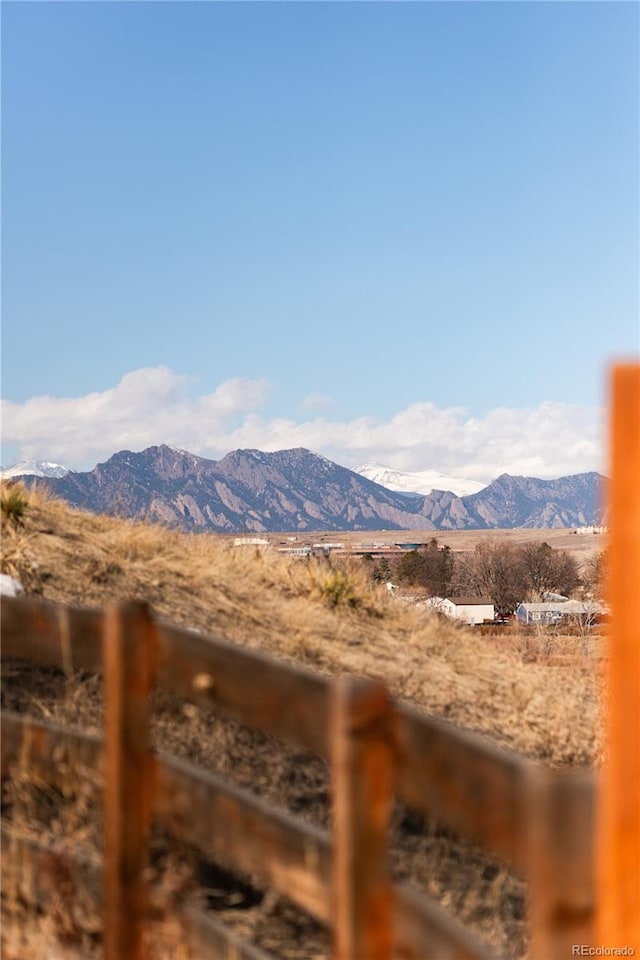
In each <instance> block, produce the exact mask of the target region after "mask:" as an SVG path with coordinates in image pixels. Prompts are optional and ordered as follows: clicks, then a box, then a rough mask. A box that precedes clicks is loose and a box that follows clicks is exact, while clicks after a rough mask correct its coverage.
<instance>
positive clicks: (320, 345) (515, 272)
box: [2, 2, 639, 479]
mask: <svg viewBox="0 0 640 960" xmlns="http://www.w3.org/2000/svg"><path fill="white" fill-rule="evenodd" d="M638 21H639V10H638V6H637V5H636V4H633V3H526V2H522V3H515V2H514V3H484V2H478V3H367V2H365V3H304V2H290V3H279V2H273V3H271V2H269V3H252V2H247V3H239V2H238V3H182V4H180V3H98V2H96V3H38V2H36V3H17V2H8V3H7V2H4V3H3V4H2V61H3V63H2V140H3V148H2V200H3V214H2V230H3V242H2V272H3V293H2V313H3V320H2V347H3V370H2V374H3V377H2V397H3V440H4V443H3V450H2V462H3V463H4V464H7V463H9V462H11V461H12V460H14V459H18V458H21V457H38V458H47V459H56V460H61V461H62V462H64V463H66V464H67V465H68V466H72V467H77V468H86V467H90V466H92V465H93V464H94V463H95V462H97V461H98V460H103V459H106V457H108V456H109V455H110V454H111V453H113V452H115V451H116V450H118V449H121V448H123V447H128V448H130V449H142V448H143V447H145V446H148V445H150V444H151V443H161V442H165V441H166V442H169V443H173V444H174V445H176V446H181V447H184V448H186V449H189V450H192V451H193V452H195V453H200V454H202V455H205V456H212V457H214V458H217V457H219V456H222V455H223V454H224V453H225V452H227V450H229V449H232V448H233V447H235V446H257V447H261V448H263V449H277V448H279V447H283V446H298V445H304V446H309V447H311V448H312V449H315V450H317V451H318V452H321V453H324V454H326V455H327V456H331V457H333V458H334V459H336V460H338V461H339V462H341V463H344V464H346V465H348V466H352V465H355V464H356V463H360V462H363V461H366V460H376V461H381V462H383V463H389V464H391V465H393V466H398V467H400V468H404V469H440V470H444V471H449V472H451V471H453V472H456V471H457V472H458V473H460V474H461V475H465V476H469V477H473V478H479V479H490V478H491V475H494V474H495V473H497V472H500V471H501V470H508V471H509V472H529V473H535V474H537V475H539V476H552V475H558V474H559V473H561V472H577V471H579V470H583V469H591V468H598V467H602V465H603V463H602V455H601V454H602V440H601V423H602V411H601V406H602V404H603V403H604V402H605V370H606V364H607V362H608V361H609V360H610V359H611V358H612V357H618V356H622V357H624V356H629V355H632V354H634V353H637V351H638V340H639V333H638V256H639V250H638V234H639V199H638V159H639V158H638V80H639V72H638Z"/></svg>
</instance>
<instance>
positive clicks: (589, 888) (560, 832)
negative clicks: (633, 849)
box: [525, 768, 595, 960]
mask: <svg viewBox="0 0 640 960" xmlns="http://www.w3.org/2000/svg"><path fill="white" fill-rule="evenodd" d="M526 802H527V807H528V812H527V818H526V823H527V831H528V832H527V834H526V835H525V839H526V842H527V850H528V856H527V869H526V876H527V879H528V881H529V891H530V898H529V912H530V919H531V930H532V945H531V957H532V960H547V958H548V957H554V960H555V958H557V960H570V958H571V957H572V956H573V955H574V954H573V948H574V946H575V945H576V944H588V943H591V942H592V941H593V934H594V913H595V885H594V848H595V843H594V835H595V791H594V789H593V777H592V775H591V774H590V773H589V772H587V771H580V770H575V771H566V772H563V773H554V772H552V771H549V770H545V769H544V768H540V769H536V770H535V771H532V774H531V776H530V778H529V783H528V785H527V792H526Z"/></svg>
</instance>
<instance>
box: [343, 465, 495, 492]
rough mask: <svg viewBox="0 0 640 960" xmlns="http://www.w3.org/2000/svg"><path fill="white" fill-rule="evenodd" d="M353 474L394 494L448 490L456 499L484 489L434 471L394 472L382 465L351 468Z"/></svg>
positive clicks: (476, 482)
mask: <svg viewBox="0 0 640 960" xmlns="http://www.w3.org/2000/svg"><path fill="white" fill-rule="evenodd" d="M353 470H354V472H355V473H359V474H360V476H362V477H366V478H367V480H373V481H374V483H379V484H381V486H383V487H386V488H387V490H394V491H395V492H396V493H421V494H425V495H426V494H428V493H431V491H432V490H449V491H451V493H455V494H456V496H458V497H466V496H468V495H469V494H470V493H477V492H478V490H482V489H484V487H486V484H485V483H479V482H478V481H477V480H466V479H464V478H463V477H448V476H446V475H445V474H443V473H437V472H436V471H435V470H420V471H416V472H414V473H410V472H407V471H404V470H396V469H394V468H393V467H386V466H385V465H384V464H382V463H363V464H361V465H360V466H359V467H354V468H353Z"/></svg>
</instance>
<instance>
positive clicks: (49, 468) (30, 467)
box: [0, 460, 69, 480]
mask: <svg viewBox="0 0 640 960" xmlns="http://www.w3.org/2000/svg"><path fill="white" fill-rule="evenodd" d="M68 473H69V471H68V469H67V468H66V467H63V466H62V464H61V463H52V462H50V461H49V460H21V461H20V463H14V465H13V466H12V467H7V469H6V470H0V477H1V478H2V479H3V480H11V479H12V478H13V477H55V478H60V477H65V476H66V475H67V474H68Z"/></svg>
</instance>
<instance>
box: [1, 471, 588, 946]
mask: <svg viewBox="0 0 640 960" xmlns="http://www.w3.org/2000/svg"><path fill="white" fill-rule="evenodd" d="M16 489H17V488H16V487H15V486H14V487H12V488H10V489H7V488H6V486H5V488H4V490H3V499H5V501H6V498H7V497H8V496H13V497H14V498H15V496H16ZM21 495H22V494H21ZM24 496H25V498H26V504H25V508H24V511H23V513H22V515H21V516H16V515H15V513H16V512H17V513H20V510H18V511H14V516H13V517H11V516H7V514H8V513H9V514H10V513H11V511H5V510H4V509H3V557H2V572H4V573H10V574H11V575H13V576H15V577H17V578H18V579H19V580H20V581H21V582H22V584H23V585H24V588H25V591H26V592H27V593H34V594H39V595H40V596H42V597H45V598H47V599H50V600H55V601H59V602H64V603H72V604H79V605H85V606H102V605H104V604H106V603H108V602H110V601H112V600H114V599H116V598H139V599H144V600H146V601H148V602H149V603H150V604H151V605H152V607H153V610H154V612H155V613H156V615H158V616H160V617H162V618H165V619H168V620H171V621H173V622H176V623H179V624H183V625H185V626H188V627H192V628H197V629H199V630H201V631H203V632H205V633H209V634H216V635H219V636H224V637H226V638H228V639H229V640H231V641H233V642H235V643H238V644H242V645H246V646H251V647H255V648H259V649H261V650H263V651H265V652H268V653H270V654H272V655H274V656H276V657H280V658H284V659H287V660H292V661H296V662H299V663H302V664H304V665H306V666H307V667H309V668H311V669H315V670H320V671H322V672H325V673H329V674H338V673H355V674H360V675H372V676H381V677H383V678H384V679H385V680H386V682H387V684H388V686H389V687H390V689H391V691H392V692H393V694H394V695H396V696H397V697H402V698H404V699H406V700H408V701H410V702H412V703H413V704H414V705H416V706H418V707H419V708H421V709H423V710H425V711H427V712H429V713H432V714H435V715H437V716H440V717H445V718H447V719H448V720H450V721H453V722H454V723H456V724H459V725H461V726H463V727H466V728H467V729H471V730H474V731H478V732H480V733H482V734H484V735H486V736H488V737H490V738H491V739H492V740H493V741H495V742H497V743H499V744H502V745H506V746H509V747H512V748H514V749H517V750H519V751H521V752H522V753H524V754H526V755H527V756H529V757H532V758H536V759H539V760H542V761H544V762H547V763H550V764H553V765H559V766H560V765H590V764H592V763H594V762H595V760H596V758H597V756H598V752H599V747H598V743H599V733H598V727H599V724H598V687H599V680H598V676H597V673H596V671H595V668H594V669H590V668H588V667H585V666H584V665H582V666H575V667H571V666H569V667H567V666H565V667H549V666H546V665H543V664H539V663H523V662H522V659H521V658H520V657H518V656H516V655H515V653H510V652H508V651H507V650H502V649H498V648H497V647H496V646H495V645H493V644H491V642H490V641H488V640H487V639H486V638H484V637H481V636H478V635H477V634H474V633H473V632H472V631H470V630H466V629H460V628H458V627H456V626H454V625H453V624H451V623H448V622H443V621H441V620H439V619H438V620H436V619H430V618H429V617H428V616H427V615H426V614H425V613H424V612H419V611H417V610H415V609H411V608H407V607H406V606H402V605H401V604H399V603H398V602H397V601H395V600H394V598H393V597H391V596H389V595H388V594H387V592H386V591H385V590H383V589H382V588H379V587H376V586H374V585H372V584H370V583H369V582H368V581H367V579H366V577H365V575H364V572H363V571H362V570H361V569H359V568H358V567H356V566H354V567H346V568H343V567H335V568H334V567H332V566H330V565H329V564H328V563H327V562H325V561H312V562H306V561H304V562H300V561H295V560H290V559H286V558H282V557H280V556H278V555H277V554H275V553H271V552H267V553H258V552H256V551H255V550H252V549H246V548H243V549H238V548H236V549H234V548H233V547H231V546H230V545H229V544H228V542H225V541H224V540H223V539H222V538H219V537H216V536H215V535H213V536H211V535H188V534H180V533H176V532H173V531H168V530H165V529H163V528H161V527H157V526H148V525H144V524H134V523H131V522H128V521H126V520H120V519H114V518H107V517H97V516H93V515H90V514H87V513H82V512H79V511H74V510H71V509H70V508H69V507H67V506H66V505H65V504H63V503H61V502H58V501H54V500H52V499H50V498H48V497H47V496H45V495H43V494H42V493H41V492H39V491H38V490H37V489H35V490H34V491H32V492H30V493H28V494H27V493H26V492H25V493H24ZM3 697H4V703H5V705H6V706H8V707H9V708H10V709H14V710H16V709H17V710H28V711H29V712H30V713H32V714H34V715H35V716H38V717H42V716H47V717H52V718H54V719H62V720H63V721H64V722H67V723H71V724H77V725H81V726H82V727H83V728H84V729H88V730H91V729H98V728H99V727H100V723H101V719H100V710H101V688H100V682H99V680H98V679H96V678H93V677H83V678H77V679H75V680H73V681H70V680H68V679H66V678H65V677H64V676H58V675H56V674H52V673H51V672H45V671H42V670H37V669H34V668H30V667H27V666H26V665H19V664H11V665H9V667H8V668H7V670H6V671H5V678H4V682H3ZM155 729H156V735H157V739H158V744H159V746H161V747H162V748H163V749H165V750H167V751H171V752H173V753H177V754H179V755H182V756H184V757H187V758H189V759H191V760H192V761H194V762H197V763H199V764H201V765H202V766H204V767H208V768H211V769H216V770H221V771H223V772H224V773H225V774H227V775H229V776H232V777H233V778H234V779H235V780H236V781H237V782H239V783H241V784H242V785H244V786H247V787H250V788H251V789H254V790H256V791H257V792H258V793H260V794H261V795H263V796H264V797H266V798H267V799H269V800H272V801H274V802H279V803H284V804H286V805H287V806H288V807H289V808H290V809H291V810H293V811H294V812H296V813H298V814H300V815H302V816H305V817H308V818H309V819H311V820H313V821H315V822H318V823H321V824H325V823H326V822H327V819H328V815H329V814H328V788H327V777H326V769H325V768H324V765H323V764H322V763H321V762H320V761H319V760H318V759H317V758H313V757H309V756H306V755H304V754H301V753H300V751H293V750H291V749H287V748H285V747H284V746H282V745H280V744H277V743H275V742H273V741H268V740H267V739H266V738H264V737H260V736H258V735H256V734H252V733H249V732H248V731H246V730H244V729H242V728H238V727H236V726H235V725H234V724H231V723H228V722H222V721H220V720H218V719H217V718H215V717H213V716H212V715H210V714H209V712H207V711H205V710H203V709H200V708H196V707H194V706H191V705H185V704H179V703H175V702H172V701H168V700H167V699H166V698H165V699H162V698H158V700H157V703H156V717H155ZM86 779H87V783H86V784H83V785H82V787H78V791H77V795H75V794H74V796H73V798H72V801H73V802H72V803H71V805H70V806H68V809H67V812H65V813H64V814H63V813H60V811H59V809H58V800H57V799H55V798H53V799H52V798H51V797H49V798H47V799H46V802H44V801H43V798H42V791H40V793H38V797H37V803H36V802H35V801H34V787H33V784H30V783H29V781H28V775H27V774H25V782H23V783H19V784H14V785H13V786H12V787H9V788H8V795H7V797H5V809H6V810H7V811H8V816H9V817H10V818H11V820H12V822H13V824H14V825H15V824H16V823H20V824H21V829H23V830H25V831H27V832H28V831H29V830H41V826H40V827H37V826H34V825H33V820H34V817H36V816H38V815H39V816H40V817H41V818H42V809H43V805H44V808H45V814H46V815H45V818H44V820H45V825H46V828H47V829H48V830H51V831H53V832H54V833H55V831H56V830H57V831H58V834H60V833H64V832H65V831H66V834H67V835H69V834H71V833H74V832H75V835H76V836H78V837H80V838H81V839H82V842H86V843H87V844H88V845H89V847H93V848H96V849H99V823H98V819H99V805H97V806H96V802H95V800H93V799H91V800H90V799H86V797H85V790H86V791H88V793H87V796H89V794H90V793H91V791H90V785H88V781H89V780H90V779H91V778H90V777H87V778H86ZM91 796H92V794H91ZM83 797H85V799H84V800H83V799H82V798H83ZM36 808H38V809H37V810H36ZM69 809H70V810H71V813H70V812H69ZM38 811H39V813H38ZM46 811H48V813H47V812H46ZM96 811H98V812H96ZM65 818H66V819H65ZM69 818H71V820H70V819H69ZM71 822H72V823H73V828H71V827H70V826H69V824H70V823H71ZM158 842H159V843H161V842H162V841H161V840H158ZM174 856H177V857H178V859H177V860H176V861H175V863H173V867H172V870H173V872H172V873H171V871H170V875H171V876H173V877H174V880H173V881H171V882H172V883H173V885H174V887H175V877H176V876H182V874H183V872H184V874H185V876H187V875H188V876H190V877H191V879H186V880H185V881H184V882H185V884H186V885H189V884H191V883H195V880H194V879H193V875H191V874H190V873H189V868H188V866H187V861H188V858H186V859H184V858H183V859H182V860H181V859H180V856H179V855H177V854H175V853H174V852H172V851H171V852H167V857H168V858H169V859H170V858H171V857H174ZM167 862H169V861H167ZM172 862H173V861H172ZM392 863H393V866H394V870H395V872H396V874H397V875H398V876H402V877H404V878H405V879H409V880H411V881H415V882H419V883H421V884H423V885H426V887H427V888H428V889H429V892H430V893H431V894H432V895H433V896H435V897H437V898H438V899H439V900H440V901H441V902H442V903H444V904H445V905H447V907H448V908H449V909H451V910H452V911H453V912H454V913H456V914H457V915H458V916H459V917H460V918H461V919H462V920H463V921H464V922H466V923H468V924H469V925H470V926H471V927H472V928H473V929H475V930H476V932H478V933H479V934H480V935H481V936H483V937H485V938H486V939H487V940H488V941H490V942H491V943H492V944H493V945H494V946H495V947H496V948H497V949H498V950H499V951H502V952H503V953H504V954H505V955H508V956H511V957H522V956H524V955H525V954H526V939H525V933H524V926H523V922H522V915H523V898H524V896H525V890H524V885H523V883H522V881H521V879H520V878H518V877H515V876H513V875H512V874H511V873H509V872H508V871H507V870H505V869H504V868H502V867H501V866H500V865H499V864H492V863H491V862H490V861H488V860H487V858H486V857H482V856H480V855H479V854H478V852H477V851H475V850H473V849H472V848H469V847H467V846H465V845H463V844H460V843H458V842H457V841H456V840H455V838H452V837H449V836H447V835H446V834H445V833H443V832H442V831H440V830H439V829H438V828H437V827H436V826H435V825H433V824H429V823H426V822H424V821H420V820H419V819H418V818H415V817H413V816H410V815H408V814H406V812H402V811H398V814H397V816H396V823H395V825H394V840H393V849H392ZM198 869H200V870H201V869H202V865H200V866H199V867H198ZM195 872H196V873H197V869H196V871H195ZM166 875H167V874H166V871H165V880H166ZM261 896H262V895H261ZM23 899H24V898H22V899H21V898H20V897H18V896H12V897H10V898H7V897H6V896H5V897H4V900H3V907H4V910H5V921H6V923H5V929H6V931H8V932H5V934H4V947H5V949H6V951H7V952H6V954H5V955H6V956H7V957H8V958H11V957H18V956H22V957H27V956H28V955H31V956H37V955H40V956H45V955H47V954H45V953H44V952H42V949H41V948H40V947H38V948H37V949H36V950H35V952H34V949H33V948H32V947H30V946H29V944H34V943H39V942H40V941H39V940H38V937H44V936H45V934H46V931H45V933H43V932H42V930H41V929H40V927H41V926H42V924H43V922H44V921H43V919H42V918H40V920H39V921H37V922H36V920H35V919H34V917H33V913H32V912H31V913H29V912H27V913H26V914H24V915H23V914H22V913H21V912H20V911H25V910H27V911H28V905H27V904H24V903H23V902H22V900H23ZM9 901H11V903H10V907H11V909H10V910H9V906H8V904H9ZM218 906H219V907H220V908H221V909H222V911H223V915H224V916H227V913H228V916H229V919H230V920H231V921H232V922H234V923H235V924H236V925H237V926H239V927H241V928H242V929H243V930H244V931H245V932H246V933H248V934H249V935H251V936H252V937H253V939H254V940H255V941H256V942H257V943H259V944H261V945H262V946H263V947H265V948H270V949H272V950H274V951H279V952H280V953H281V954H282V955H286V956H288V957H298V958H300V960H302V958H305V960H306V958H310V957H312V956H314V957H315V956H318V957H321V956H324V955H326V948H327V941H326V936H325V934H324V932H323V931H322V930H321V929H320V928H317V926H316V925H315V924H312V923H311V922H310V921H306V920H305V919H304V917H303V915H299V914H298V913H297V911H295V910H294V909H293V907H291V905H290V904H289V903H288V902H287V901H286V900H283V899H282V898H279V899H278V898H274V897H273V896H272V895H271V894H270V893H269V892H268V891H267V893H266V895H265V896H264V897H263V898H262V899H261V900H260V903H259V904H257V905H254V906H251V907H248V908H247V909H246V910H234V911H227V912H225V910H224V906H225V904H224V903H223V904H221V905H218ZM7 910H9V913H8V914H7ZM26 917H28V918H29V921H28V923H26V919H25V918H26ZM65 922H66V923H67V926H69V925H71V927H72V928H73V930H74V936H75V937H76V940H75V941H74V940H73V937H67V944H68V947H67V948H66V949H67V952H68V955H69V956H75V954H74V953H73V952H72V951H73V949H81V952H82V955H85V956H94V955H97V954H94V952H92V951H94V950H95V949H97V948H96V943H97V942H98V941H99V935H98V934H97V933H96V929H95V924H94V926H93V927H92V926H91V923H89V922H88V921H87V920H86V919H85V920H81V919H78V918H74V919H73V922H71V921H70V920H69V918H68V917H67V918H66V921H65ZM25 923H26V926H25ZM45 926H46V924H45ZM54 926H55V930H53V933H55V934H56V935H57V936H58V937H59V934H60V929H59V927H60V923H58V925H57V926H56V925H54ZM19 930H22V931H24V930H28V931H29V934H28V936H27V939H26V940H25V939H24V938H25V936H26V935H25V934H24V933H23V932H22V933H19V932H18V931H19ZM49 933H52V931H49ZM29 938H31V939H29ZM34 938H35V939H34ZM167 938H168V939H167ZM56 942H57V941H56ZM74 942H75V944H76V945H75V947H74V946H73V944H74ZM163 943H164V944H165V946H164V947H163V946H162V944H163ZM78 944H80V945H81V947H79V946H78ZM169 944H170V935H169V934H168V933H167V934H166V938H165V940H163V938H162V937H160V938H159V939H157V943H156V949H157V950H158V953H157V955H158V956H166V957H169V956H172V955H174V953H173V952H172V948H171V947H170V945H169ZM56 949H58V948H56ZM50 955H51V956H54V955H55V956H63V955H66V954H65V953H64V952H63V953H60V952H59V953H55V950H54V952H53V953H51V954H50ZM176 955H177V954H176Z"/></svg>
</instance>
